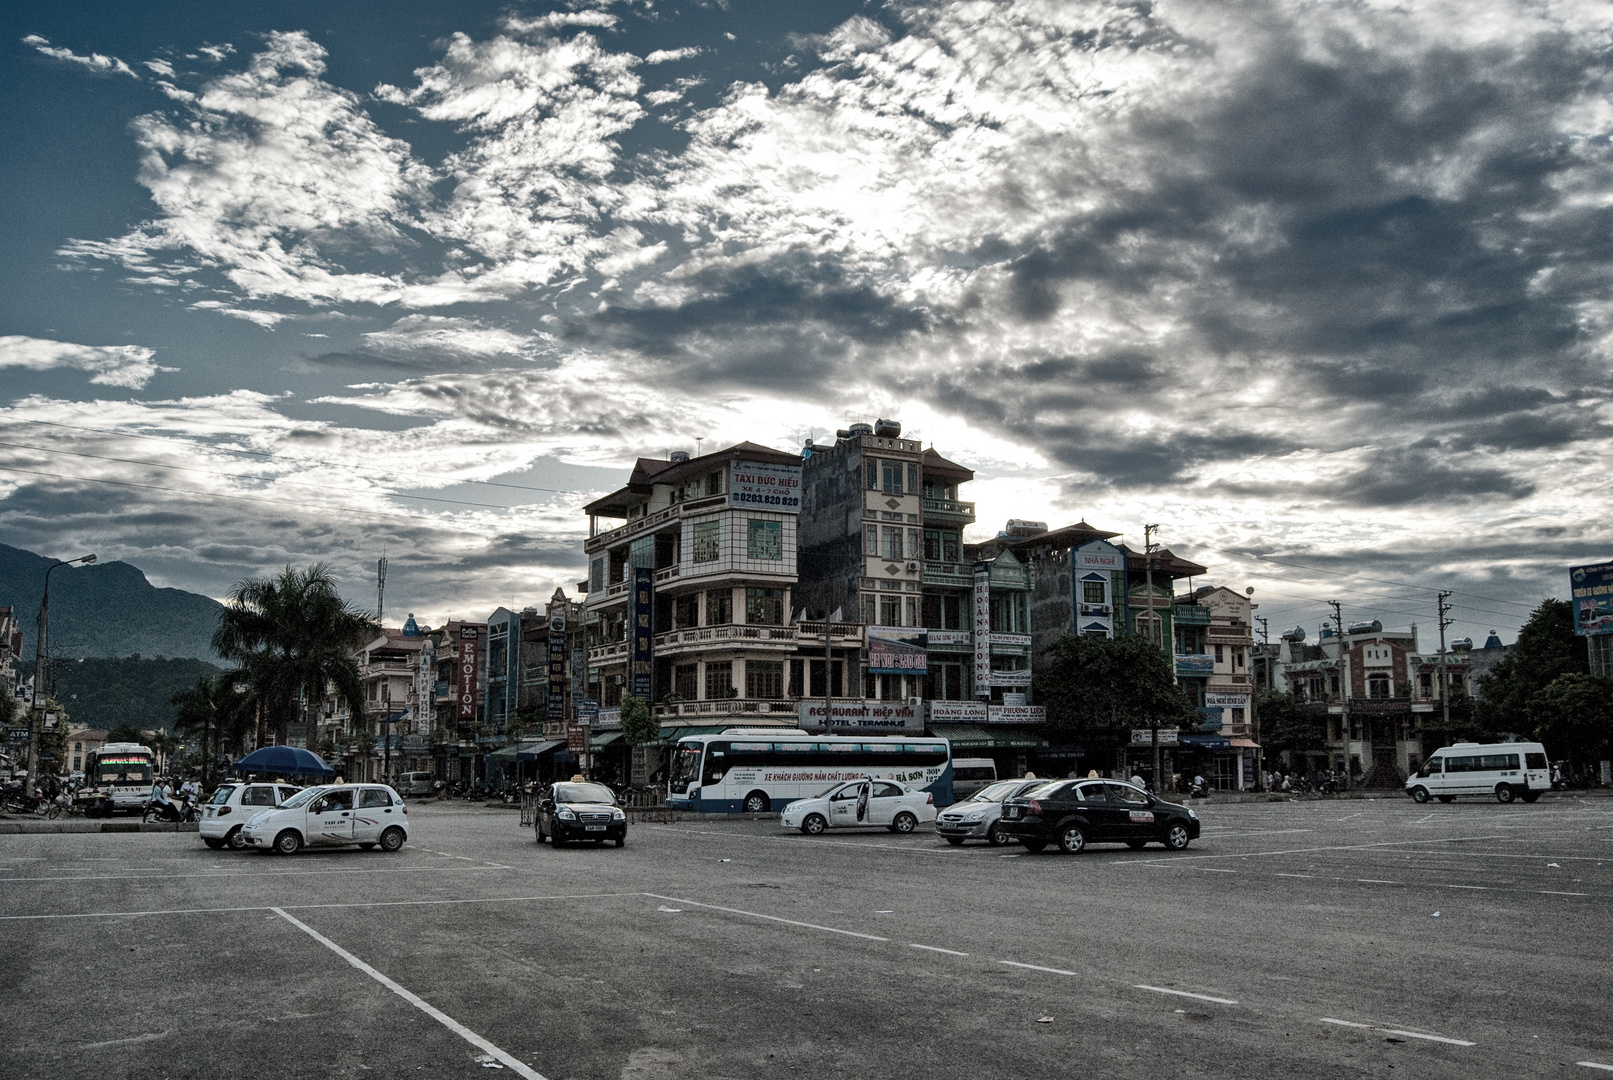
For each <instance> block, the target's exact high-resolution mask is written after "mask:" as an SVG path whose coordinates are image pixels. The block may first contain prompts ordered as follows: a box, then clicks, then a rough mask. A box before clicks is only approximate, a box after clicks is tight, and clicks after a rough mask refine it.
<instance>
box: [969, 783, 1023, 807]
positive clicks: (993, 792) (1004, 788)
mask: <svg viewBox="0 0 1613 1080" xmlns="http://www.w3.org/2000/svg"><path fill="white" fill-rule="evenodd" d="M1017 786H1019V781H1018V780H1005V781H1002V782H1000V783H996V784H992V785H991V786H990V787H983V788H981V789H980V790H979V791H977V792H975V793H974V794H973V795H971V796H969V798H968V799H967V800H965V801H966V802H1002V801H1003V800H1004V799H1006V798H1008V796H1009V794H1010V793H1011V792H1012V791H1013V790H1014V788H1015V787H1017Z"/></svg>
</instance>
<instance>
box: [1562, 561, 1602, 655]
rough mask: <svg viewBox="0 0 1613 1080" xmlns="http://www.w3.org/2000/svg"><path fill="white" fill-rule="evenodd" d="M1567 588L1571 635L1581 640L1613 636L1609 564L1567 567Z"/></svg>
mask: <svg viewBox="0 0 1613 1080" xmlns="http://www.w3.org/2000/svg"><path fill="white" fill-rule="evenodd" d="M1568 587H1569V593H1568V595H1569V596H1571V597H1572V598H1573V600H1572V603H1573V605H1574V633H1576V634H1578V635H1580V636H1581V637H1594V636H1596V635H1598V634H1613V562H1605V563H1597V564H1596V565H1595V566H1570V567H1569V568H1568Z"/></svg>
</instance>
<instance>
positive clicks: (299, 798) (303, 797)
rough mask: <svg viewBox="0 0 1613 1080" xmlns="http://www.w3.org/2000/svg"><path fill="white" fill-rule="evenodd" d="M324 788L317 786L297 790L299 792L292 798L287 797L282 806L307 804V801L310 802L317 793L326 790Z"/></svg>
mask: <svg viewBox="0 0 1613 1080" xmlns="http://www.w3.org/2000/svg"><path fill="white" fill-rule="evenodd" d="M324 790H325V789H324V788H316V787H311V788H304V789H303V790H301V791H299V792H297V794H295V795H293V796H292V797H291V798H289V799H287V800H286V801H285V802H283V803H281V804H280V806H281V807H282V808H290V807H295V806H305V805H307V803H308V801H309V800H310V799H312V798H313V797H314V796H315V795H318V794H319V793H320V792H321V791H324Z"/></svg>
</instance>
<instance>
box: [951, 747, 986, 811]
mask: <svg viewBox="0 0 1613 1080" xmlns="http://www.w3.org/2000/svg"><path fill="white" fill-rule="evenodd" d="M996 782H997V763H996V762H995V761H993V760H991V759H990V758H989V757H961V758H953V759H952V798H953V799H954V800H956V801H958V802H962V801H963V800H964V799H967V798H968V797H969V796H971V795H973V794H974V793H975V792H977V791H980V790H981V789H982V788H986V787H990V786H991V785H992V784H995V783H996Z"/></svg>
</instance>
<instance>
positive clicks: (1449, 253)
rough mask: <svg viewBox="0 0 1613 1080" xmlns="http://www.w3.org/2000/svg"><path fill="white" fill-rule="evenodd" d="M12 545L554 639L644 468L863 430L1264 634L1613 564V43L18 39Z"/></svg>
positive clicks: (1130, 9)
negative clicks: (602, 521)
mask: <svg viewBox="0 0 1613 1080" xmlns="http://www.w3.org/2000/svg"><path fill="white" fill-rule="evenodd" d="M0 31H3V32H0V50H3V52H0V58H3V62H0V95H3V98H0V100H3V101H4V103H5V105H6V106H7V107H6V108H5V109H4V111H3V113H0V138H3V139H4V142H5V145H6V146H7V149H8V152H7V153H6V154H5V155H4V160H3V163H0V199H3V205H4V206H5V207H6V210H5V212H4V213H3V214H0V285H3V287H0V542H3V543H7V544H12V545H14V546H18V547H25V548H29V549H31V550H34V551H38V552H41V553H43V554H48V555H53V556H56V557H60V558H72V557H74V556H77V555H80V554H84V553H86V552H89V551H94V552H96V553H97V554H98V555H99V556H100V558H101V559H103V560H106V559H113V558H118V559H124V560H127V561H129V562H132V563H134V564H136V565H138V566H140V567H141V568H142V569H144V570H145V571H146V572H147V574H148V576H150V578H151V579H152V580H153V581H154V582H155V583H157V584H160V585H171V586H176V587H179V588H185V589H190V590H193V591H197V592H202V593H206V594H208V595H211V596H215V597H223V596H225V595H226V594H227V593H228V591H229V589H230V588H231V586H232V585H233V584H235V583H236V582H238V581H241V580H243V579H245V578H249V577H253V576H258V575H262V574H267V573H271V572H274V571H275V570H277V569H279V568H281V567H284V566H286V565H288V564H292V565H298V566H301V565H306V564H308V563H310V562H313V561H316V560H320V561H324V562H327V563H328V564H330V566H331V567H332V568H333V570H334V571H335V572H336V574H337V576H338V579H339V580H340V582H341V583H342V587H343V591H344V593H345V594H346V595H348V596H349V597H350V598H352V599H354V600H355V601H356V602H358V603H359V604H360V605H361V606H364V607H373V603H374V567H375V560H376V559H377V558H378V557H380V556H382V555H385V556H386V557H387V558H388V560H389V564H390V565H389V573H388V581H387V601H386V613H387V616H388V618H387V621H388V622H389V623H390V622H394V621H396V618H401V615H402V613H403V612H405V611H413V612H415V613H416V614H417V616H418V617H419V618H420V619H421V620H422V621H425V622H428V623H431V624H436V623H440V622H441V621H443V620H445V619H446V618H449V617H482V616H485V615H486V614H487V613H489V612H490V611H491V610H492V609H493V608H494V607H496V606H497V605H500V604H505V605H511V604H514V605H518V606H526V605H528V604H537V605H541V604H542V603H544V602H545V601H546V600H547V598H548V597H549V595H550V594H551V593H552V592H553V590H554V588H555V587H556V586H564V587H566V588H567V590H568V591H572V590H573V589H574V588H575V583H576V582H577V581H579V580H580V579H581V578H582V577H583V576H584V570H585V563H584V559H583V555H582V550H581V543H582V539H583V537H584V536H585V535H586V531H587V521H586V518H584V517H583V516H582V515H581V514H580V513H579V507H581V506H582V505H583V504H585V503H586V502H588V501H590V500H591V499H592V498H594V497H597V495H598V494H600V493H602V492H605V491H609V490H612V489H614V488H616V487H618V486H619V485H620V484H621V483H622V482H623V481H624V480H625V479H626V476H627V470H628V469H630V467H631V465H632V462H633V460H634V459H635V458H636V457H639V456H648V457H664V456H665V455H666V454H668V453H669V452H670V451H672V450H690V451H699V450H704V451H710V450H713V449H717V448H720V447H722V446H726V445H728V444H730V443H733V442H737V441H739V440H742V439H749V440H752V441H754V442H757V443H761V444H764V445H768V446H774V447H778V448H780V449H785V450H794V449H798V448H799V447H800V446H801V445H802V443H803V441H804V440H805V439H807V438H818V439H822V438H824V437H825V436H830V437H832V433H833V432H834V431H835V430H836V429H837V428H841V427H844V426H846V425H847V424H848V423H850V422H854V421H857V420H871V419H873V418H875V417H889V418H893V419H897V420H900V421H901V422H902V423H903V424H904V427H905V434H908V435H910V436H912V437H915V438H919V439H921V440H923V441H924V442H925V443H926V445H931V444H933V445H934V446H935V448H936V449H937V450H938V451H939V452H940V453H942V454H944V455H945V456H947V457H949V458H951V459H953V460H955V461H958V462H961V463H963V464H965V465H968V466H969V467H971V468H973V469H974V470H975V471H976V479H975V480H974V481H973V483H971V484H970V485H968V486H967V487H966V488H965V489H964V491H963V492H961V493H960V494H961V497H963V498H969V499H973V500H974V501H975V502H976V504H977V521H978V524H977V526H976V528H975V530H974V531H973V533H972V534H969V535H967V536H966V539H982V538H985V537H988V536H991V535H993V534H995V533H996V532H997V531H998V530H999V529H1001V528H1002V527H1003V526H1004V524H1005V523H1006V521H1007V519H1008V518H1011V517H1014V518H1028V519H1034V520H1041V521H1046V522H1048V523H1049V524H1050V525H1052V526H1054V527H1057V526H1059V525H1063V524H1068V523H1072V522H1074V521H1077V520H1081V519H1085V520H1087V521H1089V522H1091V523H1092V524H1094V525H1097V526H1099V527H1102V528H1106V529H1111V530H1115V531H1118V532H1120V533H1122V534H1123V537H1122V539H1123V540H1124V541H1125V542H1127V543H1129V544H1131V545H1132V546H1133V547H1139V546H1140V545H1141V544H1142V542H1143V526H1144V524H1150V523H1157V524H1158V525H1159V526H1160V528H1159V533H1158V538H1159V540H1160V541H1161V542H1162V543H1163V544H1164V545H1165V546H1167V547H1169V548H1170V549H1171V550H1173V551H1175V552H1176V553H1178V554H1180V555H1183V556H1185V557H1188V558H1191V559H1194V560H1195V561H1198V562H1200V563H1203V564H1204V565H1205V566H1207V567H1209V574H1208V575H1206V577H1205V578H1204V579H1203V580H1202V581H1195V584H1210V583H1213V584H1225V585H1228V586H1231V587H1234V588H1238V589H1240V590H1241V589H1244V588H1249V587H1252V588H1253V589H1254V590H1255V593H1254V599H1255V601H1256V602H1257V603H1259V605H1260V610H1259V612H1257V614H1259V615H1261V616H1264V617H1266V618H1269V620H1270V628H1271V632H1272V634H1273V635H1275V634H1276V633H1277V632H1279V631H1280V630H1281V629H1284V628H1286V627H1288V626H1292V625H1304V626H1306V627H1308V628H1309V630H1310V633H1311V635H1312V639H1313V640H1314V635H1315V633H1316V628H1317V627H1318V625H1319V624H1320V622H1321V620H1322V618H1323V617H1324V616H1325V615H1327V614H1328V609H1327V608H1326V606H1325V601H1327V600H1338V601H1340V602H1341V603H1342V604H1343V606H1344V617H1345V620H1346V622H1354V621H1357V620H1364V619H1371V618H1379V619H1381V620H1382V621H1383V622H1384V623H1385V624H1386V625H1389V626H1393V627H1404V626H1406V625H1407V624H1409V623H1417V624H1418V625H1419V627H1420V628H1421V630H1422V633H1423V644H1424V647H1425V648H1431V647H1433V644H1434V643H1435V637H1436V632H1435V630H1434V624H1435V605H1434V595H1435V593H1436V591H1437V590H1440V589H1449V590H1451V591H1452V593H1453V596H1452V598H1451V601H1452V605H1453V611H1452V615H1453V618H1454V619H1455V623H1454V625H1453V627H1452V629H1451V634H1452V635H1462V634H1466V635H1471V636H1473V637H1474V638H1475V639H1477V640H1478V641H1480V642H1482V640H1483V638H1484V636H1485V635H1486V634H1487V633H1488V632H1489V631H1490V630H1492V629H1497V630H1500V631H1501V636H1502V638H1503V639H1504V640H1506V641H1511V640H1512V637H1513V635H1514V634H1515V633H1516V629H1517V627H1518V625H1519V624H1520V623H1521V622H1522V621H1523V620H1524V619H1525V618H1526V617H1527V615H1528V612H1529V611H1530V609H1531V608H1533V607H1534V606H1535V605H1536V604H1538V603H1539V602H1540V600H1541V599H1542V598H1544V597H1548V596H1563V595H1565V593H1566V584H1567V574H1566V567H1568V566H1569V565H1574V564H1580V563H1589V562H1598V561H1602V560H1605V559H1608V558H1610V557H1613V524H1610V515H1609V508H1610V494H1613V479H1610V476H1609V469H1608V462H1609V460H1610V455H1609V451H1610V449H1613V440H1610V434H1613V427H1610V425H1613V404H1610V393H1613V372H1610V361H1609V357H1610V353H1613V294H1610V285H1613V151H1610V141H1609V137H1610V135H1613V102H1610V99H1609V91H1610V89H1613V77H1610V71H1609V60H1608V57H1609V55H1610V51H1609V49H1610V44H1613V40H1610V37H1613V35H1610V31H1613V8H1610V7H1609V6H1608V5H1607V4H1603V3H1579V2H1565V3H1554V2H1550V0H1536V2H1530V3H1511V2H1501V0H1495V2H1488V3H1486V2H1477V3H1475V2H1469V0H1464V2H1461V3H1419V2H1415V0H1414V2H1409V3H1408V2H1395V3H1387V2H1373V0H1356V2H1350V3H1329V2H1325V0H1322V2H1318V0H1306V2H1281V0H1269V2H1253V0H1251V2H1230V3H1223V2H1217V0H1190V2H1172V0H1167V2H1160V3H1086V2H1079V0H1047V2H1031V0H1024V2H1014V0H1003V2H990V0H965V2H934V3H922V4H917V3H883V4H880V3H853V2H818V3H806V4H779V3H776V2H749V0H726V2H722V0H713V2H704V3H702V2H686V0H685V2H675V3H666V2H662V0H653V2H652V0H631V2H620V3H614V2H603V0H601V2H588V0H576V2H573V3H569V4H567V3H560V4H554V3H550V4H544V3H520V2H515V3H503V4H480V3H475V2H471V0H467V2H461V3H455V4H441V3H409V2H389V3H363V2H354V3H347V4H330V3H297V2H283V3H276V4H259V3H244V2H216V0H215V2H208V3H193V2H192V3H187V2H174V3H169V4H164V5H127V4H109V3H99V4H98V3H80V4H72V5H63V4H49V3H30V2H24V0H18V2H14V3H11V4H7V5H5V6H4V11H3V12H0Z"/></svg>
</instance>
